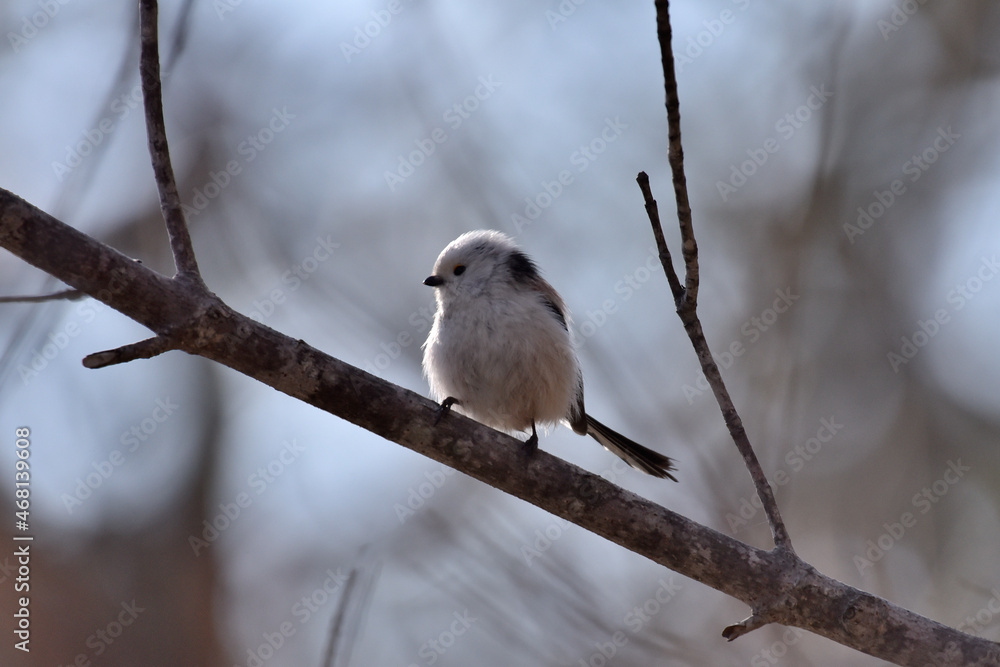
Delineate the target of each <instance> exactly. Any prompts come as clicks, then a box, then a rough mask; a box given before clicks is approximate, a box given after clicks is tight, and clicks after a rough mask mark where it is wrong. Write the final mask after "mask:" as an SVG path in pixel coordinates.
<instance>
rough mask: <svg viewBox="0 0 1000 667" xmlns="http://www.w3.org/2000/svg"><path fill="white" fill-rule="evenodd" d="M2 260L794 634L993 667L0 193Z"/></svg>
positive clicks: (791, 562) (987, 654) (880, 606)
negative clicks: (797, 630) (8, 258)
mask: <svg viewBox="0 0 1000 667" xmlns="http://www.w3.org/2000/svg"><path fill="white" fill-rule="evenodd" d="M0 246H3V247H4V248H7V249H8V250H10V251H11V252H12V253H14V254H15V255H17V256H18V257H21V258H22V259H23V260H24V261H26V262H28V263H30V264H32V265H34V266H36V267H38V268H39V269H41V270H43V271H46V272H47V273H50V274H52V275H53V276H55V277H56V278H59V279H60V280H62V281H63V282H65V283H66V284H67V285H70V286H71V287H74V288H76V289H79V290H81V291H83V292H86V293H87V294H89V295H91V296H93V297H94V298H95V299H98V300H99V301H102V302H103V303H105V304H107V305H109V306H111V307H112V308H114V309H115V310H118V311H119V312H121V313H122V314H124V315H126V316H128V317H130V318H132V319H134V320H135V321H137V322H139V323H140V324H143V325H144V326H146V327H148V328H149V329H151V330H152V331H154V332H156V333H157V334H160V335H163V336H167V337H169V338H170V340H171V342H172V343H174V344H175V345H176V346H177V347H178V348H179V349H182V350H184V351H186V352H188V353H190V354H196V355H200V356H203V357H205V358H207V359H211V360H213V361H216V362H218V363H221V364H223V365H225V366H228V367H230V368H232V369H234V370H237V371H239V372H241V373H243V374H245V375H248V376H250V377H253V378H255V379H257V380H259V381H261V382H263V383H264V384H267V385H268V386H271V387H273V388H275V389H277V390H278V391H281V392H284V393H286V394H288V395H289V396H293V397H295V398H298V399H300V400H302V401H304V402H306V403H308V404H310V405H313V406H315V407H317V408H319V409H321V410H325V411H326V412H329V413H330V414H333V415H337V416H339V417H341V418H343V419H346V420H348V421H350V422H351V423H354V424H356V425H358V426H360V427H361V428H364V429H366V430H368V431H371V432H372V433H375V434H377V435H380V436H382V437H384V438H386V439H387V440H391V441H393V442H396V443H398V444H400V445H402V446H404V447H407V448H409V449H412V450H413V451H415V452H418V453H420V454H423V455H425V456H427V457H429V458H432V459H434V460H435V461H438V462H440V463H443V464H445V465H448V466H450V467H452V468H455V469H456V470H459V471H461V472H464V473H465V474H467V475H469V476H471V477H474V478H476V479H478V480H480V481H482V482H485V483H487V484H489V485H491V486H493V487H496V488H497V489H500V490H501V491H504V492H506V493H508V494H510V495H513V496H516V497H518V498H521V499H523V500H525V501H527V502H529V503H531V504H533V505H535V506H537V507H540V508H542V509H544V510H546V511H548V512H551V513H552V514H555V515H556V516H560V517H563V518H564V519H566V520H568V521H571V522H573V523H575V524H577V525H578V526H581V527H582V528H584V529H586V530H589V531H591V532H593V533H595V534H597V535H601V536H602V537H605V538H606V539H608V540H611V541H612V542H615V543H616V544H619V545H621V546H623V547H625V548H626V549H629V550H630V551H633V552H635V553H637V554H641V555H643V556H645V557H647V558H649V559H650V560H652V561H654V562H656V563H659V564H661V565H663V566H665V567H668V568H670V569H672V570H674V571H676V572H679V573H681V574H683V575H685V576H687V577H690V578H692V579H695V580H697V581H700V582H702V583H704V584H706V585H708V586H711V587H712V588H715V589H716V590H719V591H722V592H723V593H726V594H727V595H731V596H733V597H735V598H737V599H739V600H742V601H743V602H745V603H746V604H747V605H749V606H750V608H751V610H752V611H753V613H754V614H757V613H758V610H766V612H765V613H766V616H767V619H768V621H769V622H778V623H783V624H785V625H792V626H797V627H801V628H804V629H807V630H810V631H812V632H815V633H816V634H819V635H822V636H824V637H828V638H830V639H832V640H834V641H836V642H839V643H841V644H844V645H845V646H850V647H853V648H855V649H857V650H859V651H863V652H865V653H868V654H870V655H873V656H876V657H879V658H883V659H885V660H891V661H893V662H896V663H897V664H900V665H924V664H927V663H931V664H935V665H960V664H961V665H997V664H1000V645H998V644H995V643H993V642H989V641H986V640H984V639H981V638H978V637H973V636H971V635H967V634H964V633H961V632H959V631H957V630H953V629H951V628H948V627H946V626H944V625H942V624H940V623H937V622H935V621H932V620H930V619H927V618H924V617H922V616H919V615H918V614H915V613H913V612H910V611H907V610H905V609H902V608H901V607H898V606H896V605H894V604H892V603H890V602H887V601H885V600H883V599H881V598H878V597H875V596H874V595H870V594H868V593H865V592H862V591H859V590H857V589H855V588H852V587H851V586H848V585H846V584H842V583H840V582H838V581H836V580H834V579H831V578H829V577H827V576H825V575H823V574H820V573H819V572H817V571H816V570H815V569H814V568H813V567H812V566H810V565H808V564H807V563H805V562H803V561H801V560H800V559H798V558H797V557H796V556H795V555H794V554H792V553H790V552H788V551H783V550H780V549H775V550H773V551H764V550H762V549H757V548H755V547H752V546H749V545H747V544H744V543H742V542H740V541H739V540H737V539H735V538H732V537H729V536H728V535H724V534H722V533H719V532H718V531H715V530H712V529H710V528H707V527H705V526H701V525H699V524H697V523H695V522H694V521H691V520H690V519H688V518H686V517H684V516H681V515H680V514H677V513H675V512H671V511H670V510H668V509H666V508H663V507H660V506H659V505H657V504H655V503H652V502H650V501H649V500H646V499H644V498H641V497H639V496H637V495H636V494H634V493H631V492H629V491H626V490H624V489H621V488H619V487H617V486H615V485H614V484H611V483H610V482H608V481H607V480H605V479H603V478H602V477H600V476H598V475H594V474H592V473H589V472H587V471H584V470H582V469H580V468H578V467H576V466H574V465H572V464H570V463H567V462H566V461H563V460H561V459H558V458H556V457H554V456H552V455H551V454H548V453H547V452H544V451H536V453H535V454H533V455H532V456H531V457H530V458H526V456H525V453H524V449H523V446H522V443H521V442H520V441H519V440H516V439H515V438H512V437H510V436H508V435H505V434H503V433H500V432H498V431H494V430H492V429H490V428H488V427H486V426H483V425H482V424H479V423H478V422H475V421H472V420H470V419H467V418H465V417H463V416H462V415H459V414H457V413H456V414H450V415H448V416H447V417H446V418H445V419H442V420H441V421H440V423H439V424H437V425H436V426H435V424H434V422H435V420H436V418H437V416H438V405H437V404H436V403H434V402H433V401H431V400H430V399H427V398H425V397H423V396H420V395H419V394H416V393H414V392H412V391H409V390H407V389H404V388H403V387H399V386H397V385H394V384H391V383H389V382H386V381H385V380H382V379H381V378H378V377H375V376H374V375H370V374H368V373H366V372H364V371H362V370H361V369H358V368H355V367H354V366H351V365H349V364H346V363H344V362H342V361H340V360H338V359H335V358H333V357H330V356H328V355H326V354H324V353H322V352H320V351H319V350H317V349H315V348H313V347H311V346H309V345H307V344H306V343H304V342H302V341H297V340H294V339H292V338H289V337H288V336H285V335H282V334H280V333H278V332H277V331H274V330H273V329H270V328H268V327H266V326H264V325H263V324H260V323H258V322H256V321H254V320H252V319H250V318H248V317H245V316H243V315H240V314H239V313H236V312H235V311H233V310H232V309H230V308H229V307H228V306H226V305H225V304H224V303H223V302H222V301H221V300H219V299H218V298H217V297H216V296H214V295H213V294H211V293H208V292H205V291H202V290H200V289H195V288H193V286H192V285H190V284H188V283H185V282H183V281H175V280H170V279H168V278H165V277H163V276H161V275H159V274H158V273H155V272H154V271H152V270H151V269H149V268H147V267H146V266H144V265H142V264H140V263H138V262H135V261H133V260H131V259H129V258H128V257H126V256H124V255H122V254H121V253H120V252H118V251H117V250H114V249H113V248H110V247H108V246H106V245H103V244H101V243H99V242H97V241H96V240H94V239H92V238H90V237H89V236H87V235H85V234H83V233H81V232H79V231H77V230H75V229H73V228H71V227H68V226H67V225H65V224H63V223H61V222H59V221H58V220H56V219H55V218H53V217H52V216H50V215H48V214H46V213H44V212H43V211H40V210H38V209H37V208H35V207H33V206H31V205H30V204H28V203H27V202H25V201H24V200H22V199H20V198H19V197H17V196H16V195H13V194H11V193H10V192H7V191H6V190H3V189H0Z"/></svg>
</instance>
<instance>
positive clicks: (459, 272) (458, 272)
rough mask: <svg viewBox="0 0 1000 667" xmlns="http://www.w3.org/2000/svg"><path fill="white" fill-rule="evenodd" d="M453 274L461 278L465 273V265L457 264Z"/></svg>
mask: <svg viewBox="0 0 1000 667" xmlns="http://www.w3.org/2000/svg"><path fill="white" fill-rule="evenodd" d="M452 273H454V274H455V275H456V276H460V275H462V274H463V273H465V264H456V265H455V268H454V269H452Z"/></svg>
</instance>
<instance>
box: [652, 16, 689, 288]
mask: <svg viewBox="0 0 1000 667" xmlns="http://www.w3.org/2000/svg"><path fill="white" fill-rule="evenodd" d="M672 32H673V31H672V28H671V27H670V2H669V0H656V36H657V37H658V38H659V41H660V60H661V63H662V65H663V77H664V87H665V88H666V93H667V125H668V128H669V129H668V134H667V139H668V142H669V146H668V148H667V158H668V159H669V161H670V171H671V173H672V174H673V178H674V197H675V198H676V200H677V220H678V221H679V222H680V226H681V241H682V246H681V251H682V253H683V254H684V266H685V267H686V271H685V277H684V287H685V292H686V293H685V295H684V297H685V299H686V300H687V301H689V302H690V303H691V304H692V306H693V305H694V304H696V303H697V302H698V244H697V242H695V240H694V226H693V223H692V221H691V202H690V201H689V200H688V190H687V177H686V176H685V175H684V148H683V146H682V145H681V103H680V98H678V96H677V75H676V73H675V72H674V52H673V49H672V48H671V45H670V41H671V35H672Z"/></svg>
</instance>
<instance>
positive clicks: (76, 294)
mask: <svg viewBox="0 0 1000 667" xmlns="http://www.w3.org/2000/svg"><path fill="white" fill-rule="evenodd" d="M85 296H87V295H86V294H84V293H83V292H81V291H80V290H77V289H67V290H63V291H61V292H53V293H52V294H41V295H38V296H0V303H43V302H45V301H62V300H66V301H76V300H77V299H82V298H83V297H85Z"/></svg>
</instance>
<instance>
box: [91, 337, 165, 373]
mask: <svg viewBox="0 0 1000 667" xmlns="http://www.w3.org/2000/svg"><path fill="white" fill-rule="evenodd" d="M173 349H176V348H175V347H174V345H173V343H171V342H170V340H169V339H168V338H163V337H161V336H154V337H153V338H147V339H146V340H141V341H139V342H138V343H129V344H128V345H122V346H121V347H116V348H115V349H113V350H105V351H104V352H94V353H93V354H88V355H87V356H86V357H84V358H83V365H84V366H86V367H87V368H104V367H106V366H114V365H115V364H124V363H126V362H129V361H135V360H136V359H152V358H153V357H155V356H157V355H160V354H163V353H164V352H166V351H168V350H173Z"/></svg>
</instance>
